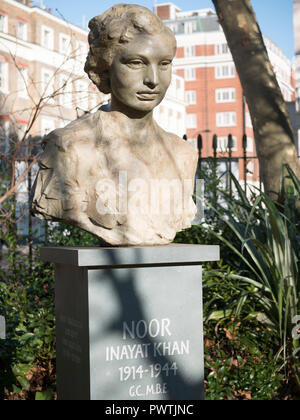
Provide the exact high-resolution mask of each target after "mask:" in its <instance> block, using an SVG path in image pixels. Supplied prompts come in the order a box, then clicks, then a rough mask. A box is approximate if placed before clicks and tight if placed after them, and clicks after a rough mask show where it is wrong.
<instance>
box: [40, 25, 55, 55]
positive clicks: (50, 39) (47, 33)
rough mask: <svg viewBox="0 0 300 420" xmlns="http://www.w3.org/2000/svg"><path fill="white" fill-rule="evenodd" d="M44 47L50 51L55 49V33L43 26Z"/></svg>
mask: <svg viewBox="0 0 300 420" xmlns="http://www.w3.org/2000/svg"><path fill="white" fill-rule="evenodd" d="M42 47H44V48H47V49H48V50H53V49H54V32H53V29H51V28H48V27H47V26H42Z"/></svg>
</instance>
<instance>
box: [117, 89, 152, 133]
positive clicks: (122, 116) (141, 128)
mask: <svg viewBox="0 0 300 420" xmlns="http://www.w3.org/2000/svg"><path fill="white" fill-rule="evenodd" d="M110 111H111V112H115V113H116V114H118V119H119V122H120V123H121V124H125V125H126V128H127V129H129V130H132V131H134V132H135V133H136V135H137V136H138V135H139V134H142V133H145V132H149V133H150V131H153V129H154V128H155V122H154V119H153V111H150V112H143V111H137V110H134V109H132V108H128V107H126V106H124V105H123V104H121V103H119V102H118V101H117V100H115V99H114V98H113V97H112V100H111V107H110Z"/></svg>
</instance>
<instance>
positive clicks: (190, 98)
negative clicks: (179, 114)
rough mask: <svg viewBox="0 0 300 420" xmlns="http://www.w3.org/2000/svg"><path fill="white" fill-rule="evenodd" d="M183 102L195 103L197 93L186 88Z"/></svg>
mask: <svg viewBox="0 0 300 420" xmlns="http://www.w3.org/2000/svg"><path fill="white" fill-rule="evenodd" d="M185 102H186V103H187V105H196V103H197V93H196V91H195V90H187V91H186V92H185Z"/></svg>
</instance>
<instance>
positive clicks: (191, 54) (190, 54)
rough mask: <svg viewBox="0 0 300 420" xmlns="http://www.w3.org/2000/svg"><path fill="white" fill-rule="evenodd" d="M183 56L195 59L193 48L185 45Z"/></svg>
mask: <svg viewBox="0 0 300 420" xmlns="http://www.w3.org/2000/svg"><path fill="white" fill-rule="evenodd" d="M184 56H185V57H195V46H194V45H187V46H186V47H184Z"/></svg>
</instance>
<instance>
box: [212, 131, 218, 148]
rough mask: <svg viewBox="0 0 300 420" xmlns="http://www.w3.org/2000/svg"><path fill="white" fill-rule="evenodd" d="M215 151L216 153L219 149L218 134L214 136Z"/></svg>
mask: <svg viewBox="0 0 300 420" xmlns="http://www.w3.org/2000/svg"><path fill="white" fill-rule="evenodd" d="M213 149H214V151H215V152H216V151H217V149H218V137H217V135H216V134H214V136H213Z"/></svg>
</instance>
